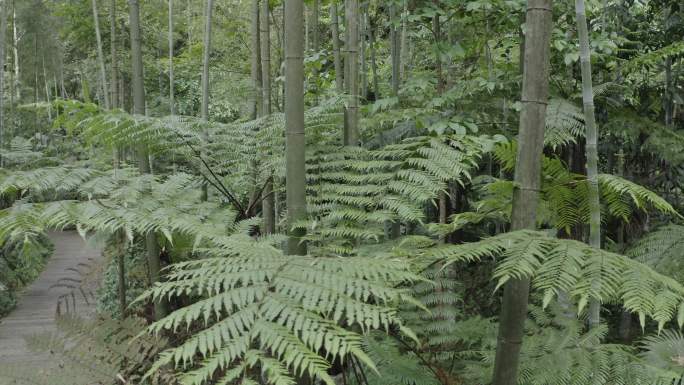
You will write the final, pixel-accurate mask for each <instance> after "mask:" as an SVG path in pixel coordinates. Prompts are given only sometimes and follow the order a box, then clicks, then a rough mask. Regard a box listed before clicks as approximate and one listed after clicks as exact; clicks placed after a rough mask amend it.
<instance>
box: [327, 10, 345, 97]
mask: <svg viewBox="0 0 684 385" xmlns="http://www.w3.org/2000/svg"><path fill="white" fill-rule="evenodd" d="M330 24H331V25H330V26H331V30H332V46H333V58H334V61H335V87H336V89H337V92H338V93H340V94H341V93H343V92H344V75H343V73H344V70H343V69H342V57H341V52H340V18H339V16H338V15H337V4H336V3H334V2H333V3H331V4H330Z"/></svg>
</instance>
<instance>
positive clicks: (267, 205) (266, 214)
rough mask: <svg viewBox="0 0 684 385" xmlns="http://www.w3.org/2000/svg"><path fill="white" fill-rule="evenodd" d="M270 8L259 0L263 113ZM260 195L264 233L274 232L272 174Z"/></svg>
mask: <svg viewBox="0 0 684 385" xmlns="http://www.w3.org/2000/svg"><path fill="white" fill-rule="evenodd" d="M269 14H270V9H269V7H268V0H262V2H261V14H260V18H259V23H260V25H261V40H260V42H259V43H260V45H261V79H262V83H263V84H262V89H263V102H262V104H263V114H264V116H268V115H270V114H271V28H270V25H269ZM263 190H264V192H263V193H262V194H263V197H262V208H261V212H262V217H263V218H264V233H265V234H273V233H275V204H274V201H273V175H272V174H271V176H269V177H268V178H267V180H266V186H265V187H264V189H263Z"/></svg>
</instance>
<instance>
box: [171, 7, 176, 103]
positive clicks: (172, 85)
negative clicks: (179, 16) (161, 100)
mask: <svg viewBox="0 0 684 385" xmlns="http://www.w3.org/2000/svg"><path fill="white" fill-rule="evenodd" d="M174 82H175V79H174V78H173V0H169V112H170V113H171V115H175V114H176V103H175V101H174V98H175V96H176V95H175V92H174V86H175V84H174Z"/></svg>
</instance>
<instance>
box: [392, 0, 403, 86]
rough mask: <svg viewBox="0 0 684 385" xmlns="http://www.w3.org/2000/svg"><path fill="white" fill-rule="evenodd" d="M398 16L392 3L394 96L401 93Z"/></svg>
mask: <svg viewBox="0 0 684 385" xmlns="http://www.w3.org/2000/svg"><path fill="white" fill-rule="evenodd" d="M396 18H397V6H396V5H395V4H390V6H389V20H390V55H391V57H392V96H398V95H399V85H400V78H399V75H400V74H399V67H400V61H401V52H399V51H400V49H401V46H400V45H399V44H400V41H399V32H398V31H397V27H396V25H395V23H396Z"/></svg>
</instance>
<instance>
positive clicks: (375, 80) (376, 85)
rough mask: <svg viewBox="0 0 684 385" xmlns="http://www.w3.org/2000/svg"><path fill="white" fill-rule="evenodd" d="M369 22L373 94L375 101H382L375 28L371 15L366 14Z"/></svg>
mask: <svg viewBox="0 0 684 385" xmlns="http://www.w3.org/2000/svg"><path fill="white" fill-rule="evenodd" d="M366 18H367V20H368V23H367V24H368V45H370V61H371V75H373V93H374V95H373V96H374V98H375V100H378V99H380V86H379V79H378V63H377V61H376V58H375V56H376V55H375V29H374V28H375V26H374V25H373V23H371V18H370V14H366Z"/></svg>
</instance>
